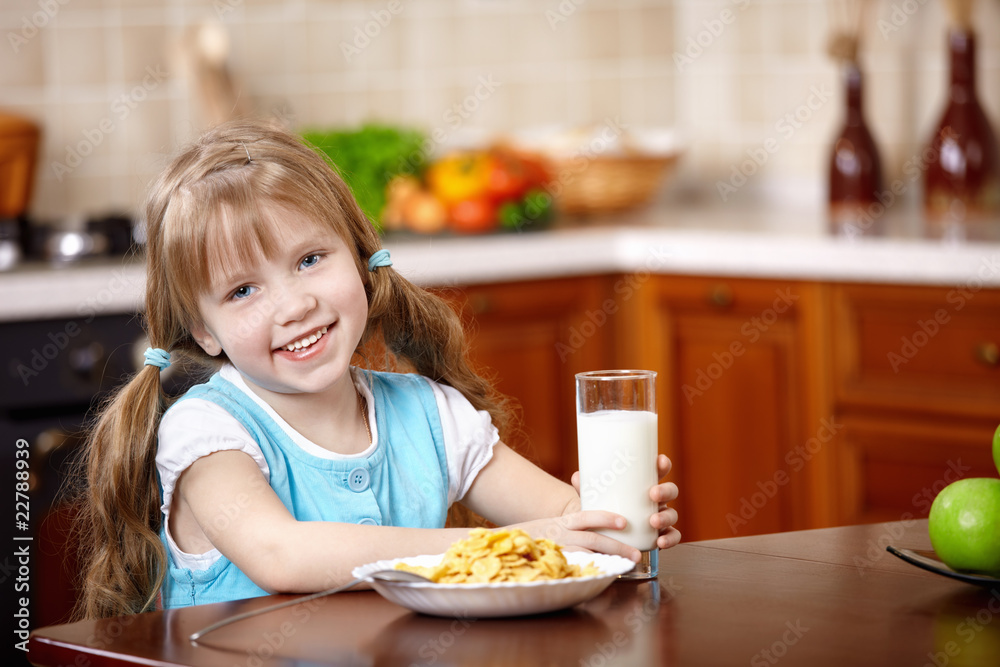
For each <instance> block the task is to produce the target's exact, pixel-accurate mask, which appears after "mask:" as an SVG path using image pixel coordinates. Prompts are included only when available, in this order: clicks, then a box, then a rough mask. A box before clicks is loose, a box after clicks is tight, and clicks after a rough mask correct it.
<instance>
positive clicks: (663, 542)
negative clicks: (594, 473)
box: [564, 454, 681, 555]
mask: <svg viewBox="0 0 1000 667" xmlns="http://www.w3.org/2000/svg"><path fill="white" fill-rule="evenodd" d="M670 467H671V463H670V459H668V458H667V457H666V455H664V454H660V455H659V456H657V457H656V468H657V472H658V473H659V476H660V479H662V478H664V477H666V476H667V474H668V473H669V472H670ZM572 482H573V488H574V489H576V492H577V493H580V472H579V471H577V472H575V473H573V479H572ZM649 497H650V498H651V499H652V500H655V501H656V503H657V507H658V508H659V509H658V510H657V513H656V514H654V515H652V516H651V517H649V525H651V526H652V527H653V528H656V529H657V530H658V531H659V537H657V538H656V546H657V548H659V549H669V548H670V547H673V546H676V545H677V544H678V543H679V542H680V541H681V533H680V531H679V530H677V529H676V528H674V524H676V523H677V510H675V509H673V508H671V507H668V506H667V503H669V502H671V501H673V500H677V485H676V484H674V483H673V482H663V483H660V484H657V485H656V486H654V487H653V488H652V489H650V490H649ZM584 514H585V512H584ZM564 516H568V515H564ZM612 516H618V515H617V514H613V515H612ZM597 527H599V528H606V527H608V526H597ZM607 553H611V552H607ZM615 553H618V552H615ZM622 555H624V554H622Z"/></svg>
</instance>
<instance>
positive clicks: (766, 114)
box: [0, 0, 1000, 219]
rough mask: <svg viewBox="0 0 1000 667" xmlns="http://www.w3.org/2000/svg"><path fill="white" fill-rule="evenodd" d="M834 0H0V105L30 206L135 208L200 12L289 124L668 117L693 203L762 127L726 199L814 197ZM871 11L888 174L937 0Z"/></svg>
mask: <svg viewBox="0 0 1000 667" xmlns="http://www.w3.org/2000/svg"><path fill="white" fill-rule="evenodd" d="M846 2H847V0H824V1H820V0H672V1H671V0H621V1H620V2H614V1H612V0H375V1H372V2H348V1H346V0H287V1H286V2H280V1H278V0H2V3H0V35H2V36H3V40H2V41H3V43H2V44H0V109H4V110H7V111H11V112H14V113H19V114H23V115H27V116H30V117H32V118H35V119H37V120H38V121H40V122H41V123H42V125H43V127H44V132H45V141H44V146H43V150H42V155H41V161H40V166H39V179H38V186H37V189H36V198H35V203H34V206H33V211H34V213H35V214H36V215H38V216H40V217H47V218H50V219H54V218H60V217H62V216H66V215H69V214H72V213H80V212H83V213H96V212H101V211H105V210H107V209H109V208H115V207H117V208H131V207H134V206H135V205H136V204H137V203H138V202H139V201H141V198H142V192H143V190H144V188H145V186H146V184H147V183H148V181H149V179H150V178H151V177H152V175H153V174H154V173H155V171H156V170H157V169H158V167H159V166H160V165H161V164H162V161H163V160H164V159H165V155H167V154H169V153H170V152H172V151H173V150H174V149H175V148H176V147H177V145H178V144H179V143H180V142H184V141H186V140H188V139H190V138H191V137H192V136H193V135H194V134H195V133H196V132H197V131H198V129H199V128H200V127H202V125H203V123H204V118H203V116H202V115H201V114H200V111H199V106H198V104H197V102H196V99H195V98H194V97H193V95H192V89H191V87H190V85H189V79H188V78H187V77H185V75H184V72H183V69H182V68H181V66H180V64H179V61H178V59H177V57H176V55H177V49H178V44H179V43H180V42H181V41H182V40H181V36H182V35H183V34H184V32H185V27H187V26H190V25H194V24H197V23H198V22H200V21H204V20H221V22H222V25H223V26H224V27H225V28H226V30H227V31H228V33H229V35H230V37H231V66H232V71H233V74H234V75H235V77H236V79H237V81H238V82H239V84H240V85H241V90H242V99H243V101H249V102H250V103H252V104H253V105H254V106H255V107H257V108H258V109H263V110H266V111H274V112H276V113H280V114H282V115H284V116H286V117H287V118H288V119H289V120H290V121H291V122H292V123H293V124H294V125H296V126H299V127H304V126H335V125H345V124H347V125H352V124H357V123H360V122H362V121H364V120H366V119H369V118H377V119H381V120H386V121H393V122H403V123H413V124H417V125H419V126H421V127H423V128H424V129H426V130H427V131H428V132H432V131H434V130H438V133H437V136H438V137H441V138H443V139H444V140H445V141H452V140H456V139H458V138H459V137H461V136H464V135H466V134H468V133H470V132H475V131H479V130H489V131H494V130H497V131H502V130H511V129H518V128H522V127H528V126H541V125H549V124H563V125H567V126H577V125H585V124H598V125H599V124H602V123H606V122H609V121H612V120H614V119H618V120H619V121H620V122H622V123H625V124H630V125H632V126H634V127H635V126H643V125H657V126H660V125H667V126H674V127H676V128H678V130H679V131H680V132H681V133H682V136H683V137H684V139H685V141H686V143H687V145H688V151H687V154H686V156H685V159H684V161H683V167H682V169H681V172H680V173H679V174H678V177H677V184H676V185H675V187H676V188H684V189H685V190H688V189H695V190H700V191H703V192H704V193H705V196H706V197H708V198H713V197H715V198H718V194H717V187H716V184H717V183H718V182H719V181H720V180H725V179H727V178H728V177H729V176H730V174H731V171H732V169H733V168H734V167H738V166H739V165H740V164H741V163H742V162H743V161H744V160H745V159H747V151H748V150H750V151H753V150H754V149H756V148H759V147H761V146H763V145H764V144H765V142H766V141H767V140H768V139H774V140H775V141H776V142H777V145H778V150H776V151H775V152H773V153H772V154H769V155H768V159H767V162H766V164H764V165H763V166H762V167H761V168H759V169H758V170H757V171H756V173H754V175H753V176H752V177H751V178H750V179H749V181H748V183H747V185H746V186H745V187H741V189H740V191H739V192H738V193H737V194H736V195H734V197H732V198H731V200H732V199H736V200H737V201H738V200H739V199H741V198H748V197H752V196H756V195H758V194H760V193H768V194H771V195H774V194H775V193H778V195H780V196H791V195H790V193H796V194H795V196H797V197H799V198H802V199H805V200H810V199H812V200H815V199H817V198H819V197H822V192H823V181H824V174H825V170H826V154H827V151H828V149H829V144H830V141H831V138H832V135H833V133H834V132H835V130H836V126H837V124H838V122H839V120H840V117H841V106H842V101H841V92H840V74H839V72H838V68H837V66H836V65H834V63H833V62H832V61H831V60H830V58H829V57H827V55H826V42H827V38H828V36H829V32H830V29H831V25H833V24H835V23H836V21H834V20H833V19H834V18H835V17H836V16H838V14H831V7H834V8H836V7H839V6H840V5H843V4H844V3H846ZM871 9H872V11H871V15H870V16H869V18H868V19H867V21H866V23H865V29H866V31H867V33H866V36H867V41H866V43H865V45H864V47H863V63H864V68H865V70H866V73H867V111H868V117H869V119H870V122H871V125H872V128H873V131H874V133H875V135H876V138H877V140H878V141H879V143H880V144H881V146H882V150H883V161H884V163H885V165H886V168H887V172H888V173H887V176H888V177H889V178H890V179H891V178H894V177H895V176H896V175H897V174H898V173H900V171H901V169H902V165H903V163H904V162H905V161H906V160H907V159H909V158H910V157H911V156H913V155H914V154H916V153H917V151H918V150H919V148H920V146H921V144H922V143H923V141H924V140H925V139H926V138H927V135H928V133H929V132H930V131H931V129H932V125H933V123H934V120H935V116H936V115H937V114H938V113H939V110H940V107H941V102H942V95H943V91H944V80H945V76H946V68H945V59H944V33H945V24H946V18H945V16H946V15H945V11H944V9H943V5H942V3H941V0H872V8H871ZM976 16H977V25H979V26H980V53H979V69H980V71H979V82H980V91H981V97H982V100H983V102H984V104H985V106H986V108H987V112H988V114H989V115H990V117H991V118H992V119H993V121H994V124H995V125H996V126H997V127H998V128H1000V2H998V0H979V5H978V6H977V8H976ZM366 32H367V33H368V34H367V35H365V36H364V37H361V36H359V35H364V33H366ZM356 38H357V41H356V42H355V39H356ZM366 40H367V41H366ZM345 45H350V46H352V47H354V48H353V49H351V48H345ZM354 49H356V51H355V50H354ZM348 51H349V53H347V52H348ZM456 105H457V106H456ZM810 105H811V108H810ZM788 114H792V115H793V117H794V116H795V115H796V114H798V119H797V121H796V122H794V123H792V122H790V120H784V121H783V119H785V118H786V116H787V115H788Z"/></svg>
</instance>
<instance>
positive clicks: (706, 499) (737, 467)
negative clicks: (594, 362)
mask: <svg viewBox="0 0 1000 667" xmlns="http://www.w3.org/2000/svg"><path fill="white" fill-rule="evenodd" d="M818 299H819V297H818V288H817V287H816V286H814V285H811V284H806V283H793V282H787V283H786V282H777V281H753V280H732V279H705V278H688V277H670V276H659V277H654V278H652V279H651V282H650V284H649V285H648V286H644V287H643V288H642V290H641V293H640V298H638V299H637V300H636V303H635V304H634V307H633V308H631V309H630V312H631V313H632V315H633V322H632V323H631V324H630V325H629V328H630V329H631V330H632V331H633V333H634V334H637V335H638V339H639V345H638V346H637V347H636V348H635V349H634V350H633V351H632V353H631V355H629V354H628V352H627V351H625V352H626V357H625V358H624V360H623V363H625V364H631V363H633V362H634V363H645V364H647V365H648V364H652V365H653V368H654V370H658V371H659V372H660V374H661V380H660V383H659V387H658V389H659V392H660V394H659V396H660V438H661V447H662V449H663V450H664V451H665V452H666V453H667V454H668V455H670V456H671V458H672V460H673V463H674V469H675V471H676V472H675V474H674V481H676V482H677V484H678V486H679V487H680V498H679V500H678V502H677V503H676V505H677V509H678V512H679V514H680V521H679V524H678V527H679V528H680V530H681V532H682V533H683V534H684V539H685V541H687V540H701V539H712V538H720V537H732V536H735V535H750V534H758V533H767V532H777V531H781V530H790V529H795V528H802V527H807V526H810V525H813V524H814V523H817V522H819V523H821V522H822V520H821V519H819V520H817V519H815V518H814V517H813V516H811V508H812V507H813V505H814V504H815V503H814V502H813V501H812V500H811V498H810V493H812V492H814V491H815V490H816V489H820V490H822V488H823V487H822V484H820V483H819V481H818V480H820V479H821V477H822V475H821V470H822V466H821V464H820V462H819V461H817V460H816V459H821V458H823V457H825V456H827V455H828V453H826V452H824V451H823V448H822V447H818V446H815V445H814V446H813V449H814V450H815V451H814V452H810V451H809V449H808V445H809V443H810V438H814V439H816V441H817V442H818V441H819V440H820V439H828V438H829V437H832V433H827V431H831V430H835V429H836V425H835V424H833V423H832V422H831V421H830V420H829V419H828V418H825V417H823V416H822V414H823V412H822V405H821V401H820V400H819V398H818V397H817V396H816V395H815V392H814V391H812V390H811V389H810V388H811V387H815V386H820V385H819V384H818V383H817V382H816V378H813V377H811V375H813V374H816V373H822V372H823V368H824V366H825V361H824V360H825V356H824V355H823V354H822V353H821V352H820V351H819V350H818V348H816V347H813V346H815V345H816V344H817V343H816V341H815V340H814V338H812V337H809V336H807V335H806V330H807V328H809V327H810V326H813V325H814V323H812V318H814V316H815V315H816V314H817V313H819V312H821V311H820V309H819V308H817V305H816V304H817V301H818ZM817 328H818V327H817ZM633 355H634V356H633Z"/></svg>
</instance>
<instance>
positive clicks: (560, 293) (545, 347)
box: [438, 276, 614, 481]
mask: <svg viewBox="0 0 1000 667" xmlns="http://www.w3.org/2000/svg"><path fill="white" fill-rule="evenodd" d="M438 292H439V293H440V294H441V295H442V296H444V297H445V298H446V299H448V300H449V301H451V302H452V303H454V304H456V305H457V306H458V307H459V308H460V309H461V312H462V313H463V316H464V319H465V321H466V323H467V328H468V330H469V335H470V338H469V345H470V352H471V357H472V360H473V362H474V363H475V364H476V365H477V366H478V367H479V368H481V369H483V370H484V371H485V372H486V373H487V375H492V376H494V377H495V379H496V381H497V387H498V389H499V390H500V391H501V392H502V393H504V394H506V395H507V396H511V397H513V398H514V399H516V401H517V403H518V404H519V406H520V411H519V412H520V414H519V418H520V419H519V420H518V421H519V422H520V423H519V428H518V429H517V430H515V431H514V432H512V433H508V434H504V435H503V437H504V440H505V441H506V442H507V443H508V444H510V445H511V446H512V447H513V448H514V449H515V450H517V451H518V452H520V453H521V454H523V455H524V456H526V457H527V458H529V459H531V460H532V461H534V462H535V463H537V464H538V465H539V466H541V467H542V468H544V469H545V470H547V471H548V472H550V473H552V474H553V475H555V476H556V477H559V478H560V479H563V480H565V481H569V479H570V476H571V475H572V474H573V472H574V471H576V469H577V458H576V412H575V400H576V399H575V396H576V387H575V380H574V375H575V374H576V373H579V372H582V371H588V370H598V369H602V368H609V367H611V365H612V364H613V351H614V347H613V341H612V336H611V327H609V326H607V325H606V323H603V324H597V323H595V319H596V320H597V321H599V317H598V316H597V315H596V314H597V313H601V312H603V311H602V310H601V308H602V303H603V302H604V301H606V299H608V298H609V297H608V280H607V278H605V277H603V276H589V277H584V278H570V279H554V280H537V281H524V282H513V283H497V284H490V285H475V286H471V287H466V288H462V289H452V290H438ZM588 314H589V315H588Z"/></svg>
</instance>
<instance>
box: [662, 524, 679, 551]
mask: <svg viewBox="0 0 1000 667" xmlns="http://www.w3.org/2000/svg"><path fill="white" fill-rule="evenodd" d="M680 541H681V531H679V530H677V529H676V528H670V529H668V530H667V531H666V532H664V533H663V534H661V535H660V536H659V537H658V538H656V546H657V547H658V548H660V549H669V548H670V547H675V546H677V545H678V544H680Z"/></svg>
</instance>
